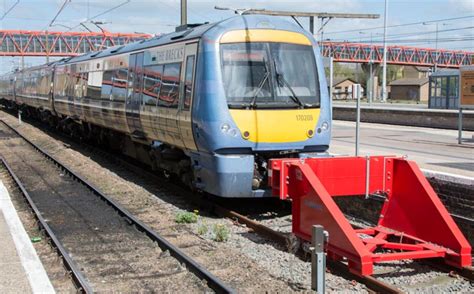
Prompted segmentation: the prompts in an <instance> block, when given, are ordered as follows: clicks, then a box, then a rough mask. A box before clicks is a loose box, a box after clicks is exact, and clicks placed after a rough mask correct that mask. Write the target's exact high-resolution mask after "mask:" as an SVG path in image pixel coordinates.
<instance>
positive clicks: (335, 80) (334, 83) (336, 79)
mask: <svg viewBox="0 0 474 294" xmlns="http://www.w3.org/2000/svg"><path fill="white" fill-rule="evenodd" d="M347 80H349V81H351V82H353V83H354V84H357V82H356V81H354V80H353V79H351V78H346V77H335V78H334V80H333V82H332V84H333V85H334V86H336V85H338V84H340V83H342V82H345V81H347Z"/></svg>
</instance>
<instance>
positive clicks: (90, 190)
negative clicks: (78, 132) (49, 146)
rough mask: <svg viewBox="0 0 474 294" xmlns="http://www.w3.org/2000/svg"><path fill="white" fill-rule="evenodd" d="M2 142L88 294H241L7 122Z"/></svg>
mask: <svg viewBox="0 0 474 294" xmlns="http://www.w3.org/2000/svg"><path fill="white" fill-rule="evenodd" d="M0 138H1V139H2V140H1V143H2V145H3V146H2V147H3V148H2V149H3V151H2V154H3V156H4V158H5V159H2V163H3V165H4V167H5V168H6V170H7V171H8V173H9V175H10V176H11V177H12V178H13V180H14V181H15V183H16V185H18V187H19V189H20V190H21V192H22V194H23V195H24V196H25V198H26V199H27V201H28V203H29V205H30V207H31V209H32V210H33V212H34V213H35V215H36V217H37V218H38V220H39V223H40V226H42V227H43V229H44V230H45V231H46V234H47V235H48V237H49V238H50V239H51V241H52V243H53V244H54V246H55V247H56V248H57V250H58V252H59V254H60V255H61V256H62V258H63V260H64V264H65V265H66V266H67V267H68V270H70V271H71V273H72V277H73V280H74V281H75V284H76V285H77V288H78V289H79V290H80V291H81V292H86V293H92V292H93V291H94V292H96V291H117V290H121V291H142V290H143V291H160V289H161V290H163V291H170V290H176V291H183V290H186V291H193V289H194V291H209V288H210V289H212V290H213V291H215V292H217V293H231V292H234V290H233V289H231V288H230V287H229V286H227V285H226V284H224V283H222V282H221V281H220V280H219V279H218V278H216V277H215V276H214V275H213V274H211V273H210V272H209V271H207V270H206V269H205V268H203V267H202V266H201V265H199V264H198V263H197V262H196V261H195V260H193V259H191V258H190V257H188V256H187V255H185V254H184V253H183V252H182V251H181V250H180V249H179V248H177V247H175V246H174V245H172V244H171V243H169V242H168V241H167V240H166V239H164V238H163V237H162V236H160V235H158V234H157V233H156V232H154V231H152V230H151V229H150V228H149V227H148V226H146V225H145V224H144V223H142V222H141V221H139V220H138V219H137V218H135V217H134V216H133V215H131V214H130V213H129V212H128V211H126V210H125V209H123V208H122V207H121V206H120V205H119V204H118V203H116V202H114V201H113V200H112V199H110V198H109V197H107V196H106V195H104V194H103V193H102V192H101V191H100V190H98V189H97V188H95V187H94V186H93V185H91V184H89V183H88V182H87V181H86V180H84V179H83V178H82V177H81V176H80V175H78V174H76V173H74V172H73V171H72V170H70V169H69V168H67V167H66V166H64V165H62V164H61V163H60V162H59V161H57V160H56V159H55V158H54V157H53V156H52V155H50V154H49V153H48V152H46V151H45V150H43V149H42V148H41V147H39V146H37V145H35V144H34V143H33V142H31V141H30V140H29V139H28V138H25V137H23V136H22V135H21V134H20V133H19V132H17V131H16V130H15V129H14V128H12V127H11V126H10V125H8V124H7V123H6V122H4V121H2V123H1V124H0ZM5 147H8V148H5ZM181 264H184V267H183V266H182V265H181ZM206 289H207V290H206Z"/></svg>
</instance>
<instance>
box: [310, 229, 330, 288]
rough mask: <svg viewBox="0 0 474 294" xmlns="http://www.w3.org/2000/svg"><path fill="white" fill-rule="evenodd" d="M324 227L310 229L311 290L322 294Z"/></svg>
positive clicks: (323, 279) (324, 266)
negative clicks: (311, 248)
mask: <svg viewBox="0 0 474 294" xmlns="http://www.w3.org/2000/svg"><path fill="white" fill-rule="evenodd" d="M324 239H325V235H324V227H323V226H320V225H314V226H313V228H312V236H311V240H312V247H313V250H312V252H311V289H313V290H316V292H317V293H320V294H321V293H324V292H325V288H326V283H325V278H326V255H325V254H324Z"/></svg>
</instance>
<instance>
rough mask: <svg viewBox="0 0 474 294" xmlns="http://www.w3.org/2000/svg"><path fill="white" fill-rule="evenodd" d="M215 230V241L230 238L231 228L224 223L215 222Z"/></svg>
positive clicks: (223, 240)
mask: <svg viewBox="0 0 474 294" xmlns="http://www.w3.org/2000/svg"><path fill="white" fill-rule="evenodd" d="M212 229H213V232H214V241H217V242H225V241H227V240H228V239H229V233H230V231H229V228H227V226H226V225H223V224H215V225H214V227H213V228H212Z"/></svg>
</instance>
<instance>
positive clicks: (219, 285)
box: [0, 119, 235, 293]
mask: <svg viewBox="0 0 474 294" xmlns="http://www.w3.org/2000/svg"><path fill="white" fill-rule="evenodd" d="M0 121H1V122H2V123H3V124H4V125H6V126H7V127H8V128H9V129H11V130H12V131H13V132H14V133H16V134H17V135H18V136H19V137H21V138H22V139H23V140H25V141H26V142H27V143H28V144H29V145H31V146H32V147H33V148H34V149H35V150H37V151H38V152H39V153H40V154H42V155H43V156H45V157H46V158H47V159H48V160H50V161H51V162H52V163H54V164H55V165H56V166H57V167H59V168H60V169H62V170H63V171H64V172H66V173H68V174H69V175H70V176H71V177H72V178H74V179H75V180H77V181H78V182H79V183H81V184H83V185H84V186H86V187H87V188H88V189H89V190H90V191H91V192H92V193H94V194H95V195H96V196H98V197H100V198H101V199H102V200H104V201H105V202H106V203H107V204H109V205H110V206H111V207H112V208H113V209H114V210H115V211H117V213H118V214H119V215H120V216H122V217H123V218H125V219H127V220H128V222H129V223H130V224H133V225H135V227H136V228H137V229H138V230H139V231H141V232H143V233H145V234H146V235H147V236H148V237H149V238H150V239H151V240H153V241H155V242H157V243H158V245H159V246H160V248H161V249H162V250H168V251H169V252H170V255H171V256H173V257H174V258H176V259H177V260H178V261H179V262H181V263H184V264H185V265H186V267H187V268H188V270H189V271H191V272H192V273H194V274H195V275H196V276H197V277H199V278H201V279H203V280H205V281H206V282H207V285H208V286H209V287H210V288H211V289H212V290H214V291H215V292H217V293H235V290H234V289H232V288H230V287H229V286H228V285H226V284H224V283H223V282H222V281H221V280H220V279H219V278H217V277H216V276H214V275H213V274H212V273H211V272H209V271H208V270H207V269H205V268H204V267H203V266H201V265H200V264H199V263H197V262H196V261H195V260H193V259H192V258H190V257H189V256H187V255H186V254H185V253H184V252H183V251H181V249H179V248H178V247H176V246H174V245H173V244H171V243H170V242H169V241H168V240H166V239H164V238H163V237H162V236H160V235H159V234H157V233H156V232H155V231H153V230H152V229H151V228H150V227H148V226H147V225H146V224H144V223H143V222H141V221H140V220H138V219H137V218H136V217H135V216H133V215H132V214H131V213H130V212H128V211H127V210H126V209H125V208H123V207H122V206H121V205H120V204H118V203H117V202H116V201H115V200H113V199H111V198H109V197H108V196H106V195H105V194H103V193H102V192H101V191H100V190H99V189H98V188H97V187H95V186H94V185H93V184H91V183H89V182H88V181H87V180H86V179H84V178H83V177H82V176H80V175H79V174H77V173H75V172H74V171H72V170H71V169H69V168H68V167H66V166H65V165H63V164H62V163H60V162H59V161H58V160H57V159H56V158H55V157H53V156H52V155H51V154H49V152H47V151H46V150H44V149H43V148H41V147H40V146H38V145H36V144H35V143H33V142H32V141H31V140H29V139H28V138H26V137H25V136H23V135H22V134H21V133H20V132H19V131H17V130H16V129H15V128H13V127H12V126H10V125H9V124H8V123H6V122H5V121H4V120H3V119H0Z"/></svg>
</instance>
